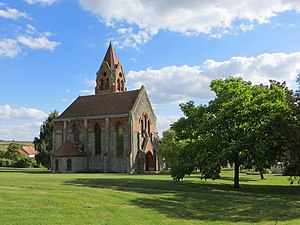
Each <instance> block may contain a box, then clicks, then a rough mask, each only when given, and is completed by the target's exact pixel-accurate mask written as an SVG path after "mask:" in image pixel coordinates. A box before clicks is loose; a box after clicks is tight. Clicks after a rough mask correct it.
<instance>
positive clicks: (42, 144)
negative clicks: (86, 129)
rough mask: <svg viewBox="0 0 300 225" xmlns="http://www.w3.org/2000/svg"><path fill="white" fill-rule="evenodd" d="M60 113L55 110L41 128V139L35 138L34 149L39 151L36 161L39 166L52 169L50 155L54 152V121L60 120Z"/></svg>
mask: <svg viewBox="0 0 300 225" xmlns="http://www.w3.org/2000/svg"><path fill="white" fill-rule="evenodd" d="M58 116H59V113H58V112H57V111H56V110H54V111H53V112H51V113H50V114H49V116H48V118H47V119H46V120H45V121H44V122H43V124H42V125H41V128H40V135H39V137H35V138H34V141H33V143H34V147H35V149H36V150H37V151H38V154H37V155H36V156H35V159H36V161H37V163H38V164H42V165H43V166H45V167H47V168H50V154H51V151H52V150H53V149H52V148H53V130H54V119H56V118H58Z"/></svg>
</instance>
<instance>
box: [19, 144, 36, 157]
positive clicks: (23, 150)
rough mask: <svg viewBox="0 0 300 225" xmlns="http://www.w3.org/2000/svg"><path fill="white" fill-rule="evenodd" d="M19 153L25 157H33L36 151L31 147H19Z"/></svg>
mask: <svg viewBox="0 0 300 225" xmlns="http://www.w3.org/2000/svg"><path fill="white" fill-rule="evenodd" d="M21 153H22V154H23V153H25V154H26V155H28V156H29V155H35V154H37V151H36V150H35V149H34V148H33V147H31V146H22V147H21Z"/></svg>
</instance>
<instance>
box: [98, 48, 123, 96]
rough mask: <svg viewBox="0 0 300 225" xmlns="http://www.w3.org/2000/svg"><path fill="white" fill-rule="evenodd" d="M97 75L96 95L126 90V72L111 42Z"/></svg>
mask: <svg viewBox="0 0 300 225" xmlns="http://www.w3.org/2000/svg"><path fill="white" fill-rule="evenodd" d="M96 75H97V78H96V87H95V94H96V95H98V94H102V93H111V92H123V91H126V86H125V84H126V80H125V73H124V71H123V67H122V64H121V63H120V62H119V59H118V57H117V54H116V52H115V49H114V48H113V46H112V43H111V42H110V43H109V46H108V49H107V51H106V54H105V56H104V59H103V61H102V64H101V66H100V68H99V70H98V72H97V73H96Z"/></svg>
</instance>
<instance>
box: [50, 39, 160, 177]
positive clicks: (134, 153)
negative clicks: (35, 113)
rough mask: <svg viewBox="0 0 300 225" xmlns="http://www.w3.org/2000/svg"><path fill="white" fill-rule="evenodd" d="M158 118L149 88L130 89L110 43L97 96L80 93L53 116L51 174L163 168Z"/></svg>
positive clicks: (97, 86) (98, 82)
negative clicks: (150, 98)
mask: <svg viewBox="0 0 300 225" xmlns="http://www.w3.org/2000/svg"><path fill="white" fill-rule="evenodd" d="M157 148H158V136H157V131H156V116H155V114H154V111H153V109H152V106H151V103H150V101H149V98H148V95H147V92H146V89H145V87H144V86H142V87H141V88H140V89H138V90H133V91H127V89H126V79H125V73H124V71H123V68H122V65H121V63H120V62H119V60H118V58H117V55H116V53H115V50H114V48H113V46H112V45H111V44H110V45H109V47H108V50H107V52H106V54H105V57H104V59H103V62H102V64H101V66H100V68H99V70H98V72H97V73H96V87H95V95H90V96H82V97H78V98H77V99H76V100H75V101H74V102H73V103H72V104H71V105H70V106H69V107H68V108H67V109H66V110H65V111H64V112H63V113H62V114H61V115H60V116H59V118H58V119H56V120H55V128H54V146H53V149H54V151H53V154H52V157H51V161H52V162H51V163H52V171H53V172H119V173H142V172H144V171H155V170H159V168H160V164H159V160H158V156H157Z"/></svg>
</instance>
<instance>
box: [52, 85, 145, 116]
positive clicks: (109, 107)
mask: <svg viewBox="0 0 300 225" xmlns="http://www.w3.org/2000/svg"><path fill="white" fill-rule="evenodd" d="M140 91H141V89H139V90H134V91H126V92H118V93H107V94H100V95H89V96H82V97H78V98H77V99H76V100H75V101H74V102H73V103H72V104H71V105H70V106H69V107H68V108H67V109H66V110H65V111H64V112H63V113H62V114H61V115H60V116H59V118H58V119H69V118H79V117H89V116H99V115H111V114H125V113H129V112H130V111H131V109H132V108H133V106H134V103H135V102H136V100H137V97H138V95H139V93H140Z"/></svg>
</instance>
